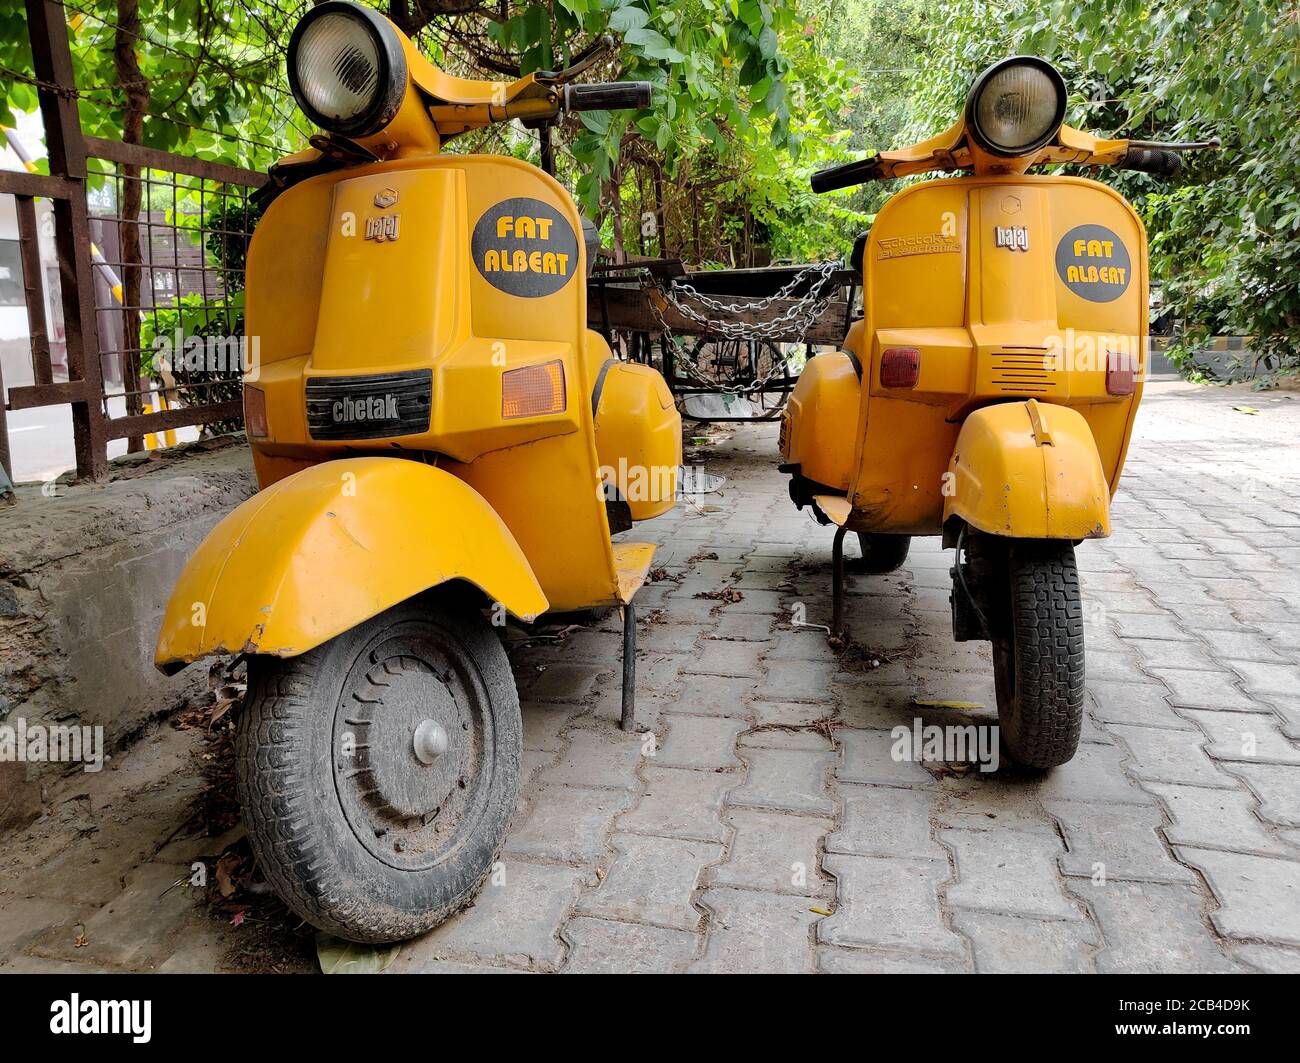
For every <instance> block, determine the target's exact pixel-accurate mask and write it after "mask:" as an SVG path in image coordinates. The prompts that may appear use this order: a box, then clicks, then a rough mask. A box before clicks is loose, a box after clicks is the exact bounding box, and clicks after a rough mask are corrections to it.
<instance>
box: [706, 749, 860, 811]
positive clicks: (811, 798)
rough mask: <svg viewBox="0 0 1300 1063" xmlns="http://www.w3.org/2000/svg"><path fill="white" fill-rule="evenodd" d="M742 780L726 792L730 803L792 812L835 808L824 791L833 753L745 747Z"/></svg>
mask: <svg viewBox="0 0 1300 1063" xmlns="http://www.w3.org/2000/svg"><path fill="white" fill-rule="evenodd" d="M741 754H742V756H743V758H744V760H745V762H746V765H747V770H746V773H745V782H744V784H743V785H741V786H738V787H736V789H734V790H732V791H731V793H730V794H728V795H727V803H728V804H732V805H754V806H758V807H762V808H780V809H787V810H789V811H793V812H821V813H831V812H834V811H835V802H834V801H832V800H831V797H830V794H829V793H828V792H827V790H826V771H827V769H828V768H829V767H830V766H831V764H832V763H834V761H835V758H836V754H834V753H821V752H816V751H813V750H803V749H768V748H761V747H757V746H748V747H745V748H744V749H742V751H741Z"/></svg>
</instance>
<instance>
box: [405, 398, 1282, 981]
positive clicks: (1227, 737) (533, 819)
mask: <svg viewBox="0 0 1300 1063" xmlns="http://www.w3.org/2000/svg"><path fill="white" fill-rule="evenodd" d="M1233 406H1247V407H1252V408H1254V409H1257V410H1259V411H1260V412H1259V413H1257V414H1248V413H1241V412H1237V411H1234V410H1233V409H1232V407H1233ZM774 436H775V430H774V429H773V428H769V427H763V428H742V429H738V430H737V431H736V432H735V433H734V435H733V436H732V437H731V439H730V440H729V441H728V442H725V443H722V444H720V445H718V446H717V447H715V448H712V450H711V454H712V455H713V456H712V457H711V458H710V459H709V461H708V468H709V470H710V471H713V472H720V473H723V474H724V475H726V476H727V477H728V478H729V486H728V489H727V490H726V492H725V494H724V495H723V496H722V497H714V498H711V499H708V500H707V503H708V506H707V507H704V508H700V507H696V508H690V509H686V510H684V511H682V512H680V513H679V514H677V515H675V516H674V517H673V518H672V519H669V520H662V521H659V522H655V523H654V524H651V525H648V526H643V527H642V529H641V530H642V531H644V530H649V532H650V537H653V538H654V539H655V540H656V541H657V542H659V543H660V544H662V549H661V553H660V563H661V564H663V565H664V567H665V568H666V569H667V570H668V572H669V573H671V574H672V575H673V576H674V577H675V578H676V579H679V580H680V582H677V581H675V580H663V581H660V582H658V583H655V584H653V585H651V586H649V587H647V588H646V589H645V591H644V592H643V596H642V598H640V599H639V602H640V608H641V611H642V614H643V616H644V615H646V614H651V620H652V622H650V623H647V624H644V625H643V626H642V629H641V631H642V633H641V648H642V655H641V658H640V661H639V666H640V668H641V682H640V684H639V687H640V702H641V707H642V711H643V712H644V713H645V714H646V715H647V716H648V717H649V720H650V724H649V725H650V727H651V728H652V729H653V731H654V733H655V735H656V741H655V750H654V755H652V756H647V755H645V749H646V744H645V742H644V740H643V739H640V738H637V737H635V736H626V735H624V734H622V733H621V732H620V731H618V730H617V728H616V726H615V724H614V720H615V718H616V714H617V712H618V685H617V676H616V662H617V659H618V652H619V635H618V631H617V626H616V624H614V623H610V624H607V625H605V626H604V627H602V628H601V629H599V630H587V631H582V632H578V633H576V634H574V635H571V636H570V637H569V638H568V639H567V640H565V641H564V642H563V643H562V644H559V645H557V644H555V643H550V644H547V643H538V644H534V645H532V646H528V647H522V648H520V649H518V650H517V651H516V652H515V654H514V655H513V659H514V661H515V664H516V672H517V675H518V677H519V680H520V685H521V691H522V698H523V699H524V702H525V709H524V719H525V732H526V742H525V745H526V749H527V752H526V754H525V768H526V778H527V781H526V787H525V795H526V796H525V806H524V808H523V810H522V812H521V815H520V818H519V821H518V824H517V826H516V829H515V830H514V832H513V834H512V836H511V838H510V841H509V843H508V845H507V848H506V857H505V860H504V862H503V867H502V873H501V875H499V876H498V881H497V882H495V883H494V884H492V885H489V886H488V887H487V889H486V890H485V892H484V894H483V896H482V898H481V899H480V900H479V902H478V903H477V905H475V907H474V908H473V909H471V910H470V911H468V912H467V913H465V914H463V915H461V916H459V917H458V918H456V919H454V920H453V921H452V922H450V923H449V924H447V925H445V926H444V927H442V928H440V929H439V930H437V931H435V932H434V933H432V934H431V935H429V936H428V937H427V938H425V939H423V940H422V941H420V942H417V943H414V944H413V945H410V946H408V947H407V949H406V950H405V951H404V953H403V955H402V957H401V958H400V959H399V961H398V963H397V964H396V965H395V967H394V970H407V971H409V970H460V969H480V968H483V967H516V968H520V967H522V968H529V969H533V970H567V971H593V970H611V971H623V970H637V971H728V970H733V971H734V970H740V971H753V970H762V971H815V970H821V971H969V970H979V971H999V970H1033V971H1039V970H1041V971H1076V970H1079V971H1093V970H1098V971H1157V970H1158V971H1164V970H1174V971H1219V970H1233V969H1240V968H1247V969H1249V968H1262V969H1266V970H1269V969H1286V970H1300V744H1298V743H1297V739H1300V667H1298V666H1297V663H1296V662H1297V658H1298V657H1300V576H1298V575H1297V572H1298V571H1300V482H1297V480H1296V478H1295V477H1296V471H1297V467H1298V466H1297V461H1296V459H1297V452H1298V447H1297V444H1298V443H1300V398H1292V397H1289V396H1269V395H1262V394H1252V393H1250V392H1248V391H1245V390H1242V389H1231V390H1216V391H1207V390H1205V389H1194V388H1191V387H1190V386H1187V385H1181V384H1174V383H1160V384H1155V385H1153V386H1152V387H1151V389H1150V392H1149V395H1148V398H1147V402H1146V404H1145V406H1144V408H1143V410H1142V414H1141V417H1140V421H1139V426H1138V438H1137V439H1136V441H1135V443H1134V446H1133V451H1132V455H1131V458H1130V462H1129V466H1128V471H1127V473H1126V475H1125V480H1124V485H1123V488H1122V491H1121V494H1120V497H1119V500H1118V503H1117V505H1116V507H1115V513H1114V527H1115V535H1114V536H1113V537H1112V538H1111V539H1110V540H1108V541H1107V542H1105V543H1088V544H1086V545H1084V546H1083V547H1082V548H1081V549H1080V552H1079V560H1080V564H1081V567H1082V569H1083V572H1084V577H1083V578H1084V584H1085V594H1086V600H1087V646H1088V650H1087V652H1088V672H1089V691H1090V704H1089V718H1088V720H1087V723H1086V727H1085V731H1084V739H1083V745H1082V747H1081V749H1080V751H1079V754H1078V756H1077V758H1076V759H1075V760H1074V761H1073V762H1072V763H1071V764H1070V765H1068V766H1067V767H1064V768H1062V769H1059V770H1057V771H1056V772H1054V773H1052V774H1051V775H1050V776H1049V777H1047V778H1046V779H1045V780H1043V779H1037V780H1036V779H1033V778H1028V777H1025V776H1023V775H1017V774H1016V773H1015V772H1014V771H1012V770H1010V769H1007V768H1005V767H1003V768H1002V769H1001V770H1000V771H998V772H997V773H995V774H993V775H991V776H990V775H985V774H981V773H980V772H978V771H975V772H960V771H958V772H956V773H954V772H952V771H951V770H945V769H944V768H943V767H941V766H939V765H934V764H930V765H922V764H918V763H916V762H915V761H913V760H901V761H900V760H895V759H894V758H893V757H892V756H891V746H892V745H893V739H892V738H891V734H890V731H891V729H892V728H894V727H896V726H897V725H899V724H902V725H905V726H907V727H911V726H912V725H913V721H914V720H915V719H916V718H917V717H918V716H919V717H921V718H922V719H923V720H924V721H925V722H926V723H951V722H959V723H960V722H967V721H971V720H973V721H976V722H989V721H991V720H993V719H995V712H994V708H993V706H994V701H993V692H992V682H991V667H990V663H989V658H988V651H987V649H986V648H985V646H984V645H983V644H969V645H967V646H958V645H956V644H954V643H953V642H952V641H951V638H950V621H949V614H948V601H947V595H948V591H947V586H948V583H947V580H948V577H947V569H948V566H949V565H950V563H951V562H950V559H949V555H948V554H946V553H945V552H943V551H941V550H940V549H939V547H938V543H937V540H920V541H918V542H917V543H916V544H915V546H914V549H913V552H912V555H911V557H910V558H909V561H908V564H907V566H906V568H905V569H903V570H901V571H899V572H897V573H894V574H892V575H890V576H885V577H867V576H856V577H853V587H852V598H851V602H852V604H851V608H850V611H849V619H850V622H851V624H852V627H853V632H854V635H855V636H856V638H857V640H858V641H859V642H860V643H861V644H862V646H864V647H866V648H867V650H868V653H867V654H866V655H865V658H866V659H855V660H853V661H851V662H849V664H847V665H846V664H845V663H844V662H843V661H842V660H839V659H837V657H836V655H835V654H834V653H833V652H832V651H831V649H830V648H829V647H828V645H827V642H826V638H825V636H824V634H823V633H821V632H819V631H818V630H817V629H815V628H804V629H795V628H792V627H791V626H790V625H789V624H788V623H786V617H787V616H788V615H789V613H790V610H791V608H792V607H793V606H795V605H797V604H799V603H803V604H804V605H805V606H806V610H807V619H808V621H809V622H810V623H815V622H819V621H820V622H825V621H826V620H827V619H828V612H829V558H830V536H829V534H828V533H827V531H826V529H824V528H820V527H818V526H816V525H815V524H814V523H813V522H812V521H811V519H810V518H809V517H808V516H807V515H806V514H799V513H797V512H796V511H795V510H794V509H793V507H792V506H790V504H789V502H788V500H786V498H785V490H784V483H783V480H782V478H781V477H779V476H778V474H777V473H776V471H775V469H774V467H773V464H774V463H773V460H772V455H773V453H774V451H775V438H774ZM715 505H716V507H717V510H716V511H709V507H712V506H715ZM714 555H716V557H715V556H714ZM725 587H732V588H735V589H736V590H738V591H740V592H741V594H742V595H743V597H742V598H741V599H740V600H739V601H735V602H731V603H725V602H719V601H717V600H715V599H712V598H701V597H698V595H700V594H702V593H713V592H715V591H717V590H718V589H720V588H725ZM660 611H661V612H660ZM873 657H874V659H875V660H879V661H882V662H885V663H882V664H880V666H879V667H877V668H874V669H873V668H871V667H870V660H871V659H872V658H873ZM917 699H921V700H926V701H943V700H949V701H958V702H966V703H979V704H980V705H982V706H985V708H981V709H970V710H965V711H961V710H951V709H943V708H925V709H918V708H916V707H915V706H914V704H913V703H914V701H915V700H917ZM823 913H830V914H823Z"/></svg>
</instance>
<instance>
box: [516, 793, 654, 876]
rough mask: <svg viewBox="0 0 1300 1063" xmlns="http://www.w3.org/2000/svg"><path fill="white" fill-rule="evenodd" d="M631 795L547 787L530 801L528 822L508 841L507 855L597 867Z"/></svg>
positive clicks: (527, 815) (521, 825) (525, 817)
mask: <svg viewBox="0 0 1300 1063" xmlns="http://www.w3.org/2000/svg"><path fill="white" fill-rule="evenodd" d="M630 803H631V795H630V794H628V793H620V792H617V791H613V790H588V789H585V788H578V787H573V786H543V787H541V788H540V789H539V790H538V791H537V792H536V794H534V795H533V796H532V797H531V798H530V799H529V801H528V808H527V811H526V812H525V814H524V819H523V821H522V822H521V823H520V825H519V826H518V828H516V829H515V830H514V831H512V832H511V834H510V837H509V838H508V839H507V840H506V852H508V853H513V854H514V855H516V856H535V857H539V858H542V859H547V860H559V861H561V862H564V863H593V862H594V861H595V860H596V859H597V857H599V856H600V855H601V853H603V852H604V850H605V840H604V839H605V835H606V834H607V833H608V832H609V828H610V824H611V823H613V821H614V817H615V816H616V815H618V813H619V812H620V811H622V810H623V809H625V808H627V807H628V805H629V804H630Z"/></svg>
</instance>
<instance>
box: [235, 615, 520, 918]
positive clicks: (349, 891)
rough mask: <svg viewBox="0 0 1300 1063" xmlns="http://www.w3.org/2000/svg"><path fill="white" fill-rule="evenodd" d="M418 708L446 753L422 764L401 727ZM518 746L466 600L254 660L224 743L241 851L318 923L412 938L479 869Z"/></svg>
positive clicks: (515, 766) (499, 840) (501, 665)
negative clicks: (239, 811)
mask: <svg viewBox="0 0 1300 1063" xmlns="http://www.w3.org/2000/svg"><path fill="white" fill-rule="evenodd" d="M430 718H432V719H435V720H437V721H438V723H439V725H440V726H441V727H442V728H443V733H442V737H443V738H445V740H446V751H445V752H444V753H442V754H441V755H438V756H434V757H433V759H432V761H431V762H430V763H422V762H421V760H420V759H419V756H418V755H417V753H416V749H415V742H414V737H413V736H414V734H415V730H416V726H417V723H418V722H422V721H423V720H424V719H430ZM435 731H436V729H435ZM349 736H351V737H350V740H349ZM435 741H437V740H435ZM522 746H523V727H522V723H521V721H520V716H519V696H518V693H517V691H516V689H515V683H514V677H513V675H512V674H511V671H510V664H509V661H508V660H507V658H506V654H505V650H504V648H503V647H502V645H501V641H500V639H498V638H497V636H496V635H495V634H494V633H493V631H492V629H491V627H490V626H489V625H488V624H487V622H486V621H485V620H484V619H483V618H482V616H481V615H479V614H478V613H476V612H475V611H474V610H472V609H469V608H464V607H459V608H447V607H446V606H445V605H440V604H438V603H437V602H436V600H435V601H434V602H432V603H430V602H428V601H426V602H424V603H422V604H417V603H406V604H403V605H400V606H396V607H395V608H393V609H390V610H388V611H387V612H385V613H382V614H380V615H379V616H377V617H374V618H373V619H371V620H368V621H366V622H365V623H364V624H361V625H359V626H358V627H356V628H353V629H352V630H351V631H347V632H345V633H344V634H342V635H339V636H338V637H337V638H335V639H332V640H331V641H329V642H327V643H326V644H325V645H323V646H320V647H317V648H316V649H314V650H312V651H311V652H309V653H306V654H303V655H302V656H301V657H293V658H288V659H279V658H273V657H254V658H252V659H251V660H250V662H249V669H248V697H247V699H246V704H245V708H244V711H243V713H242V714H241V719H240V723H239V734H238V738H237V743H236V755H237V769H238V772H237V774H238V782H239V798H240V802H241V804H242V806H243V815H244V824H245V828H246V830H247V831H248V837H249V841H250V843H251V844H252V847H253V852H254V853H255V854H256V856H257V859H258V863H259V864H260V865H261V867H262V870H263V872H264V873H265V875H266V878H267V880H268V881H269V882H270V884H271V885H272V886H273V887H274V888H275V890H276V892H277V893H278V894H279V895H280V897H281V898H282V899H283V900H284V902H285V903H286V904H287V905H288V906H289V907H290V908H291V909H293V911H294V912H296V913H297V914H298V915H300V916H302V918H304V919H306V920H307V921H308V922H309V923H311V924H313V925H314V926H316V927H319V928H320V929H322V930H325V931H328V932H329V933H331V934H334V935H336V936H337V937H341V938H345V939H348V940H351V941H362V942H386V941H400V940H404V939H406V938H409V937H414V936H415V935H417V934H420V933H423V932H424V931H426V930H429V929H431V928H433V927H434V926H437V925H438V924H439V923H441V922H442V921H443V920H444V919H446V918H448V917H449V916H451V915H453V914H454V913H455V912H457V911H459V910H460V909H461V908H464V907H465V906H466V905H467V904H469V903H470V901H471V900H473V898H474V896H475V894H476V893H477V892H478V890H479V889H480V888H481V887H482V885H483V883H484V881H485V880H486V879H487V876H488V875H489V874H490V873H491V870H492V866H493V863H494V862H495V861H496V858H497V856H498V854H499V853H500V851H501V846H502V845H503V844H504V841H505V836H506V830H507V828H508V826H509V824H510V819H511V817H512V816H513V814H514V811H515V805H516V801H517V799H518V793H519V759H520V753H521V750H522ZM424 755H425V756H426V757H429V756H430V753H429V751H428V748H427V747H426V748H425V749H424Z"/></svg>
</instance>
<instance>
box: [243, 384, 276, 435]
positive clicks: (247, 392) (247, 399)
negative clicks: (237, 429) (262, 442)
mask: <svg viewBox="0 0 1300 1063" xmlns="http://www.w3.org/2000/svg"><path fill="white" fill-rule="evenodd" d="M244 432H245V434H246V435H247V436H248V438H249V439H266V438H267V437H268V436H270V434H271V432H270V430H269V429H268V428H267V426H266V392H264V391H263V390H262V389H261V388H255V387H250V386H249V385H248V384H245V385H244Z"/></svg>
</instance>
